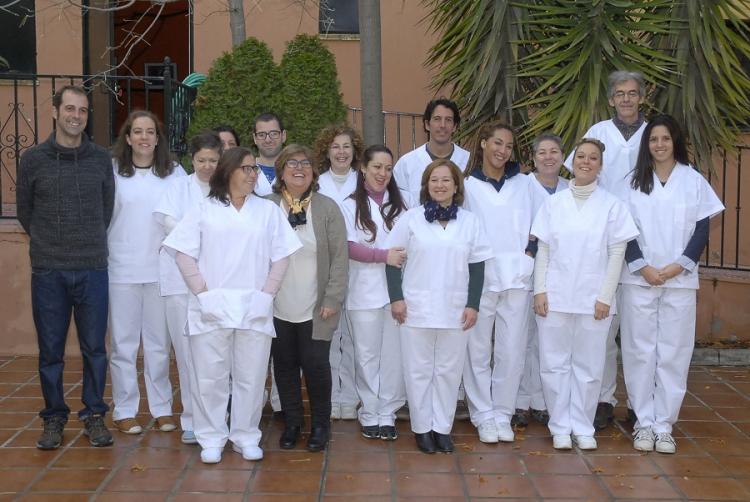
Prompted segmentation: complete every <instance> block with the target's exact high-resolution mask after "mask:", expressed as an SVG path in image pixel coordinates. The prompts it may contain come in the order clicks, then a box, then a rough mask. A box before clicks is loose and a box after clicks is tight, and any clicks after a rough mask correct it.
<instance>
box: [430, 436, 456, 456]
mask: <svg viewBox="0 0 750 502" xmlns="http://www.w3.org/2000/svg"><path fill="white" fill-rule="evenodd" d="M432 437H434V438H435V449H436V450H437V451H439V452H443V453H453V440H452V439H451V435H450V434H440V433H439V432H435V431H432Z"/></svg>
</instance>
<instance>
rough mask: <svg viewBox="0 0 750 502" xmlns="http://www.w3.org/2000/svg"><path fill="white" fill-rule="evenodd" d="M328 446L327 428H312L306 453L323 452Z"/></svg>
mask: <svg viewBox="0 0 750 502" xmlns="http://www.w3.org/2000/svg"><path fill="white" fill-rule="evenodd" d="M327 444H328V427H313V428H312V430H311V431H310V437H309V438H308V439H307V451H320V450H324V449H325V447H326V445H327Z"/></svg>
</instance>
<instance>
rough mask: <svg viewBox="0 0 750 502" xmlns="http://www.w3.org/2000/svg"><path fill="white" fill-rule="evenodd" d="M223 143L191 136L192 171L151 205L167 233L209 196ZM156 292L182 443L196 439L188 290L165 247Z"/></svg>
mask: <svg viewBox="0 0 750 502" xmlns="http://www.w3.org/2000/svg"><path fill="white" fill-rule="evenodd" d="M225 134H226V133H225ZM222 143H223V140H222V139H221V138H220V137H219V136H218V135H217V134H215V133H213V132H204V133H201V134H198V135H196V136H195V137H193V139H191V140H190V155H191V160H192V166H193V174H191V175H190V176H187V177H181V178H179V179H177V180H175V182H174V183H172V186H170V187H169V189H168V190H167V191H166V193H165V194H164V196H163V197H162V198H161V200H160V201H159V203H158V204H157V205H156V207H155V208H154V217H155V218H156V221H158V222H159V224H160V225H161V226H162V227H163V229H164V233H165V234H166V235H169V233H170V232H171V231H172V230H173V229H174V227H175V226H176V225H177V223H179V222H180V220H181V219H182V218H183V217H184V216H185V214H186V213H187V212H188V211H189V210H190V209H191V208H193V207H196V206H197V205H198V204H200V202H201V201H202V200H203V199H205V198H206V196H208V191H209V185H208V181H209V180H210V179H211V175H212V174H213V173H214V171H215V170H216V166H217V164H218V163H219V157H221V151H222ZM159 293H160V294H161V296H162V297H164V304H165V310H166V316H167V329H168V330H169V336H170V337H171V339H172V347H174V353H175V361H176V363H177V372H178V374H179V377H180V401H181V402H182V414H181V415H180V426H181V427H182V438H181V439H182V442H183V443H185V444H195V443H196V442H197V441H196V439H195V434H194V432H193V404H192V398H191V397H190V396H191V394H190V384H191V382H190V380H191V378H192V376H193V369H192V363H191V358H190V344H189V343H188V339H187V336H186V335H187V332H186V329H185V328H186V323H187V305H188V293H189V291H188V288H187V285H186V284H185V281H184V280H183V279H182V275H181V274H180V271H179V270H178V269H177V264H176V263H175V261H174V257H173V256H172V255H171V254H170V253H169V252H168V251H167V250H166V249H165V248H164V247H162V249H161V250H160V251H159Z"/></svg>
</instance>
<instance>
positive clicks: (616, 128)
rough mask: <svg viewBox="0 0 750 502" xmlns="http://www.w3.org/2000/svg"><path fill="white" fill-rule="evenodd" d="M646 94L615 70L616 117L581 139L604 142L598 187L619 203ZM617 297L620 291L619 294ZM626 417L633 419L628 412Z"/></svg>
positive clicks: (612, 372) (609, 411)
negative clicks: (611, 195)
mask: <svg viewBox="0 0 750 502" xmlns="http://www.w3.org/2000/svg"><path fill="white" fill-rule="evenodd" d="M645 95H646V83H645V81H644V79H643V75H642V74H641V73H640V72H631V71H615V72H612V74H610V76H609V88H608V96H609V105H610V106H612V107H614V109H615V116H614V117H613V118H612V119H610V120H603V121H601V122H598V123H596V124H594V125H593V126H591V128H590V129H589V130H588V131H586V134H584V135H583V136H584V137H585V138H595V139H598V140H599V141H601V142H602V143H604V146H605V147H606V149H605V150H604V162H603V165H602V172H601V174H600V175H599V183H600V185H601V186H602V187H603V188H604V189H605V190H607V191H608V192H610V193H611V194H613V195H615V196H616V197H617V198H619V199H620V200H623V201H625V202H627V194H628V193H629V191H630V177H631V175H632V171H633V168H634V167H635V162H636V160H637V158H638V150H639V145H640V144H641V136H642V135H643V130H644V129H645V127H646V121H645V120H644V116H643V113H642V112H641V111H640V105H641V104H642V103H643V101H644V99H645ZM572 166H573V153H572V152H571V154H570V155H569V156H568V158H567V159H566V160H565V167H567V168H568V169H569V170H570V169H572ZM618 296H619V292H618ZM619 328H620V318H619V316H616V315H615V316H613V319H612V324H611V326H610V329H609V335H608V336H607V359H606V361H605V363H604V375H603V377H602V388H601V392H600V394H599V404H598V405H597V407H596V417H595V418H594V427H595V428H596V429H597V430H600V429H603V428H605V427H606V426H607V424H609V423H610V422H611V421H612V420H613V419H614V407H615V405H616V404H617V399H615V389H616V387H617V342H616V341H615V337H616V336H617V332H618V330H619ZM628 418H629V419H631V420H632V419H633V415H632V412H631V411H630V409H628Z"/></svg>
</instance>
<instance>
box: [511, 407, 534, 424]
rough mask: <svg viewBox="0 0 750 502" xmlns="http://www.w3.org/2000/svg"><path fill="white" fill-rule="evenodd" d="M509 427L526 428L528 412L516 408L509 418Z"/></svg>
mask: <svg viewBox="0 0 750 502" xmlns="http://www.w3.org/2000/svg"><path fill="white" fill-rule="evenodd" d="M510 425H513V426H516V427H526V426H527V425H529V410H522V409H521V408H516V412H515V413H514V414H513V416H512V417H511V418H510Z"/></svg>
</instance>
